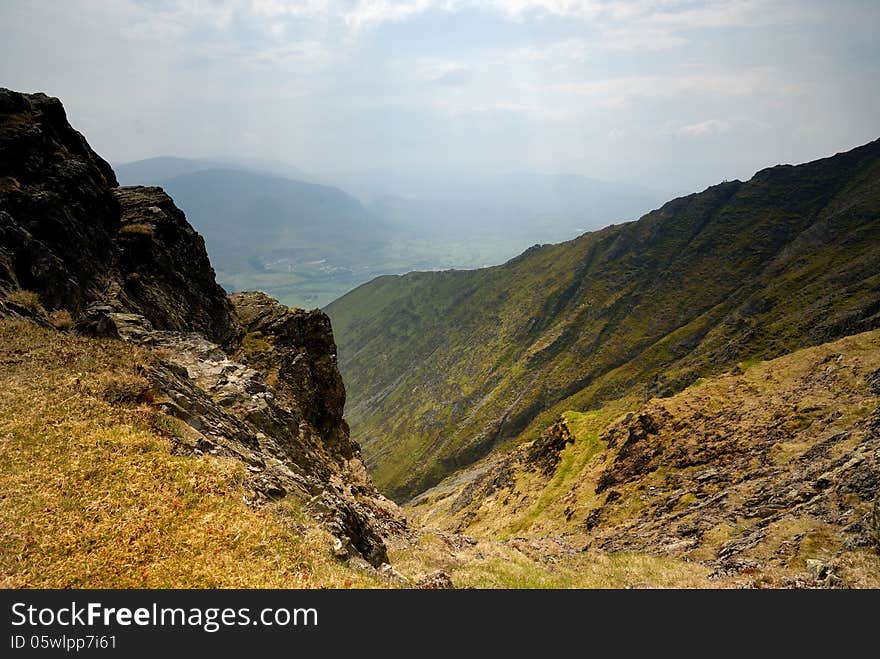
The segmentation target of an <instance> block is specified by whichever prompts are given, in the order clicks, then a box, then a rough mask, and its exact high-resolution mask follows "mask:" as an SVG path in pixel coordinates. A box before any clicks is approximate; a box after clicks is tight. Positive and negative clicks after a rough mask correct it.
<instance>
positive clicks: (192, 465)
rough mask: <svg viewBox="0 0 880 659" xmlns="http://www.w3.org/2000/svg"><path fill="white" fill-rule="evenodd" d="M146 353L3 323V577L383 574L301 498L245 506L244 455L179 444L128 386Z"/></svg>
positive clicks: (335, 578) (231, 579)
mask: <svg viewBox="0 0 880 659" xmlns="http://www.w3.org/2000/svg"><path fill="white" fill-rule="evenodd" d="M147 359H148V357H147V356H146V355H145V354H144V353H143V352H141V351H140V350H138V349H136V348H134V347H132V346H127V345H125V344H123V343H120V342H115V341H109V340H94V339H84V338H77V337H73V336H70V335H67V334H63V333H60V332H55V331H53V330H49V329H43V328H39V327H37V326H35V325H33V324H31V323H26V322H13V321H3V322H0V499H2V505H0V586H3V587H13V588H20V587H36V588H82V587H96V588H100V587H116V588H128V587H149V588H169V587H195V588H215V587H217V588H225V587H268V588H273V587H294V588H296V587H340V588H341V587H349V586H353V587H375V586H380V585H382V584H381V583H380V582H379V581H378V580H377V579H376V578H375V577H374V576H371V575H369V574H367V573H364V572H359V571H356V570H352V569H351V568H349V567H348V566H346V565H343V564H341V563H339V562H338V561H336V560H335V559H334V558H333V557H332V555H331V553H330V546H331V539H330V537H329V536H328V535H327V534H326V533H325V532H324V531H322V530H321V529H319V528H318V526H317V525H316V524H315V523H314V522H313V521H312V520H311V519H310V518H308V517H307V516H306V515H304V514H303V513H302V512H301V511H300V510H299V507H298V506H297V505H296V503H295V502H293V501H290V500H283V501H281V502H278V503H276V504H273V505H272V506H269V507H267V508H264V509H263V510H259V511H256V510H253V509H251V508H249V507H248V506H246V505H245V504H244V502H243V499H242V497H243V494H244V489H243V482H244V475H245V474H244V470H243V467H242V465H241V464H240V463H238V462H236V461H234V460H224V459H216V458H191V457H181V456H172V455H170V454H169V446H168V444H167V442H166V440H165V439H164V438H162V437H161V436H160V435H159V434H157V432H156V431H155V430H153V428H154V427H155V425H156V424H155V421H156V415H157V414H158V413H157V412H156V411H155V410H153V409H152V408H150V407H149V406H148V405H147V404H144V403H139V402H138V399H137V397H134V398H132V397H130V396H127V395H121V394H120V392H122V393H125V392H131V391H134V390H141V389H142V384H143V380H142V377H141V376H140V375H139V373H138V370H139V369H138V366H139V365H142V364H143V363H144V362H145V361H146V360H147ZM108 392H110V393H111V394H114V393H116V394H120V395H119V396H117V397H116V398H114V397H113V395H110V396H108ZM110 400H117V401H119V402H117V403H115V404H114V403H112V402H110Z"/></svg>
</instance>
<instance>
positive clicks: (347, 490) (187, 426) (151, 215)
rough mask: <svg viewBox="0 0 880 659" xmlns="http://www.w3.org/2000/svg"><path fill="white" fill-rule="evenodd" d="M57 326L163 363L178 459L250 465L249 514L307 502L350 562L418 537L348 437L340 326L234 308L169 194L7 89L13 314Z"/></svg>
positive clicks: (0, 257)
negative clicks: (131, 183) (131, 180)
mask: <svg viewBox="0 0 880 659" xmlns="http://www.w3.org/2000/svg"><path fill="white" fill-rule="evenodd" d="M58 311H66V312H68V313H69V314H70V315H71V316H72V319H73V320H74V321H75V323H76V328H77V330H78V331H80V332H82V333H86V334H92V335H100V336H109V337H113V338H117V339H121V340H125V341H129V342H132V343H135V344H138V345H141V346H143V347H145V348H147V349H150V350H152V352H153V355H154V356H155V360H154V365H153V366H152V367H151V371H150V373H149V374H148V375H149V378H150V380H151V382H152V387H153V390H152V392H151V393H150V399H151V400H152V401H153V404H155V405H156V406H158V407H159V408H160V409H161V410H162V412H164V414H165V415H166V416H167V420H168V423H167V425H168V428H167V434H168V435H169V437H170V438H171V439H172V440H173V444H174V450H175V451H176V452H180V453H188V454H195V455H199V454H212V455H218V456H225V457H229V458H234V459H236V460H240V461H242V462H243V463H244V464H246V465H247V468H248V474H249V476H248V483H247V485H248V490H249V492H250V495H249V503H251V504H253V505H255V506H259V505H261V504H262V503H264V502H266V501H268V500H272V499H277V498H280V497H284V496H294V497H297V498H299V499H300V500H302V501H303V502H304V504H305V506H306V508H307V509H308V510H309V511H310V512H311V513H312V514H313V515H314V516H315V517H316V518H317V519H319V520H320V521H321V522H322V523H323V524H324V525H325V526H326V528H328V529H329V530H330V531H331V532H332V533H333V534H334V535H335V536H336V538H337V545H338V546H337V547H335V548H333V551H334V552H335V553H336V555H337V556H338V557H340V558H345V559H351V560H353V561H363V560H366V561H367V562H368V563H369V564H371V565H373V566H375V567H379V566H381V565H383V564H384V563H387V561H388V556H387V551H386V548H385V542H384V537H386V536H388V535H390V534H399V533H403V532H405V523H404V521H403V517H402V516H401V514H400V512H399V511H398V509H397V507H396V505H395V504H393V503H392V502H391V501H389V500H387V499H385V498H384V497H382V496H381V495H380V494H378V492H377V491H376V490H375V488H374V487H373V484H372V481H371V480H370V478H369V476H368V475H367V472H366V470H365V468H364V465H363V463H362V462H361V459H360V448H359V447H358V445H357V444H355V443H354V442H352V441H351V439H350V438H349V431H348V425H347V424H346V423H345V421H344V419H343V408H344V405H345V387H344V386H343V383H342V378H341V376H340V374H339V371H338V370H337V367H336V345H335V343H334V340H333V332H332V329H331V327H330V321H329V319H328V318H327V316H326V315H324V314H323V313H321V312H320V311H303V310H301V309H295V310H291V309H287V308H286V307H284V306H282V305H280V304H279V303H277V302H276V301H275V300H273V299H271V298H269V297H268V296H266V295H264V294H262V293H242V294H237V295H234V296H232V297H231V298H229V297H227V296H226V294H225V292H224V291H223V289H222V288H220V286H219V285H218V284H217V283H216V280H215V278H214V270H213V269H212V268H211V264H210V262H209V260H208V256H207V253H206V251H205V245H204V241H203V240H202V238H201V236H199V235H198V233H196V231H195V230H194V229H193V228H192V227H191V226H190V225H189V223H188V222H187V221H186V218H185V216H184V214H183V212H182V211H180V209H178V208H177V207H176V206H175V205H174V202H173V201H172V200H171V198H170V197H169V196H168V195H166V194H165V193H164V192H163V191H162V189H161V188H156V187H123V188H120V187H118V186H117V183H116V178H115V176H114V175H113V171H112V170H111V169H110V167H109V165H107V163H106V162H105V161H104V160H102V159H101V158H100V157H99V156H97V155H96V154H95V153H94V152H93V151H92V150H91V149H90V148H89V146H88V144H87V143H86V141H85V139H84V138H83V137H82V136H81V135H80V134H79V133H77V132H76V131H75V130H73V128H71V127H70V125H69V124H68V123H67V119H66V117H65V114H64V109H63V107H62V106H61V103H60V102H59V101H58V100H57V99H54V98H50V97H47V96H45V95H42V94H30V95H29V94H18V93H16V92H11V91H9V90H5V89H2V90H0V315H19V316H29V317H31V318H33V319H34V320H37V321H41V322H45V321H46V319H47V317H48V314H51V312H58ZM330 550H331V548H328V551H330Z"/></svg>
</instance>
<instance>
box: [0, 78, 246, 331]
mask: <svg viewBox="0 0 880 659" xmlns="http://www.w3.org/2000/svg"><path fill="white" fill-rule="evenodd" d="M0 117H2V119H0V123H2V125H0V298H4V297H6V296H7V295H9V294H10V293H11V292H13V291H15V290H19V289H23V290H27V291H32V292H33V293H36V294H37V295H38V296H39V301H40V303H41V305H42V306H43V307H44V308H45V309H46V310H47V311H52V310H61V309H63V310H67V311H69V312H70V313H71V314H72V315H73V316H74V318H79V316H80V315H81V314H82V313H83V312H84V311H85V310H86V309H87V308H88V307H89V306H90V305H105V306H109V307H110V308H111V309H112V311H114V312H128V313H136V314H140V315H143V316H145V317H146V318H147V319H148V320H149V321H150V322H151V323H152V324H153V325H154V326H155V327H157V328H159V329H167V330H179V331H197V332H201V333H203V334H205V336H207V337H208V338H209V339H211V340H213V341H216V342H219V343H226V342H228V341H230V340H233V339H234V338H235V337H236V334H237V333H238V332H239V327H238V325H237V323H236V322H235V320H234V318H233V315H232V308H231V306H230V304H229V302H228V300H227V299H226V295H225V293H224V292H223V289H222V288H220V286H219V285H218V284H217V282H216V281H215V279H214V271H213V269H212V268H211V264H210V263H209V261H208V255H207V253H206V252H205V245H204V241H203V240H202V238H201V236H199V235H198V234H197V233H196V232H195V230H194V229H193V228H192V227H191V226H190V225H189V223H188V222H187V221H186V218H185V217H184V215H183V212H181V211H180V210H179V209H178V208H177V207H176V206H175V205H174V202H173V201H172V200H171V198H170V197H168V195H166V194H165V193H164V192H162V190H161V189H160V188H120V187H118V183H117V181H116V177H115V175H114V174H113V170H112V169H111V168H110V165H108V164H107V163H106V162H105V161H104V160H103V159H102V158H101V157H100V156H98V155H97V154H96V153H95V152H94V151H92V149H91V148H90V147H89V145H88V143H87V142H86V140H85V138H83V136H82V135H80V134H79V133H78V132H77V131H75V130H74V129H73V128H72V127H71V126H70V124H69V123H68V122H67V117H66V115H65V112H64V108H63V107H62V105H61V103H60V101H58V99H56V98H52V97H49V96H46V95H45V94H20V93H18V92H13V91H10V90H8V89H0ZM6 307H7V305H5V304H4V305H2V308H6ZM0 310H2V309H0ZM82 326H83V327H86V328H90V327H92V323H91V321H88V320H85V321H83V322H82ZM99 329H100V328H99Z"/></svg>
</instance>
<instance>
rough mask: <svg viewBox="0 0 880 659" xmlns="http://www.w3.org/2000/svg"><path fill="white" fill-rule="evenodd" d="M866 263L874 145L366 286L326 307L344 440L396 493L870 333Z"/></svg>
mask: <svg viewBox="0 0 880 659" xmlns="http://www.w3.org/2000/svg"><path fill="white" fill-rule="evenodd" d="M878 266H880V142H873V143H871V144H868V145H866V146H864V147H861V148H858V149H855V150H853V151H851V152H848V153H845V154H839V155H837V156H834V157H832V158H827V159H824V160H819V161H816V162H813V163H808V164H805V165H800V166H797V167H793V166H778V167H773V168H770V169H766V170H763V171H761V172H759V173H758V174H756V175H755V176H754V177H753V178H752V179H751V180H750V181H748V182H746V183H741V182H739V181H733V182H725V183H722V184H720V185H717V186H714V187H711V188H709V189H707V190H705V191H704V192H702V193H699V194H694V195H690V196H687V197H683V198H680V199H676V200H674V201H671V202H669V203H667V204H666V205H664V206H663V207H662V208H660V209H658V210H656V211H653V212H652V213H649V214H648V215H646V216H644V217H643V218H642V219H641V220H639V221H638V222H633V223H628V224H624V225H619V226H612V227H608V228H606V229H603V230H602V231H598V232H594V233H588V234H585V235H583V236H581V237H580V238H577V239H575V240H573V241H570V242H567V243H563V244H560V245H549V246H542V247H535V248H532V249H530V250H528V251H526V252H525V253H524V254H522V255H521V256H519V257H517V258H515V259H513V260H512V261H510V262H508V263H506V264H504V265H503V266H498V267H495V268H489V269H484V270H477V271H450V272H442V273H413V274H409V275H405V276H393V277H381V278H379V279H376V280H374V281H372V282H370V283H369V284H366V285H364V286H362V287H360V288H358V289H356V290H355V291H352V292H351V293H349V294H347V295H345V296H344V297H343V298H341V299H340V300H338V301H336V302H334V303H333V304H331V305H330V306H329V307H328V308H327V309H326V310H327V312H328V314H329V315H330V316H331V318H332V320H333V326H334V330H335V334H336V339H337V343H338V345H339V358H340V367H341V370H342V373H343V377H344V379H345V382H346V386H347V388H348V391H349V404H348V407H347V416H348V419H349V421H350V422H351V425H352V429H353V433H354V436H355V438H356V439H358V440H359V441H360V442H361V443H362V445H363V446H364V450H365V453H366V454H367V456H368V459H369V460H370V463H371V466H372V469H373V475H374V478H375V480H376V482H377V484H378V485H379V486H380V487H382V488H384V489H385V490H386V491H387V492H389V493H390V494H391V495H393V496H394V497H396V498H398V499H405V498H407V497H409V496H411V495H413V494H414V493H417V492H419V491H421V490H423V489H425V488H426V487H429V486H431V485H433V484H435V483H437V482H438V481H439V480H440V479H441V478H443V477H444V476H445V475H446V474H448V473H450V472H451V471H452V470H454V469H456V468H459V467H461V466H464V465H467V464H470V463H472V462H474V461H475V460H476V459H478V458H480V457H482V456H483V455H485V454H486V453H487V452H488V451H489V450H491V448H492V447H494V446H498V445H502V444H505V443H508V442H516V441H522V440H528V439H534V438H535V437H537V435H538V433H539V432H540V431H541V430H543V429H544V428H546V427H547V426H548V425H550V423H552V421H553V420H554V419H555V418H556V417H557V416H558V415H559V414H560V413H561V412H563V411H566V410H571V409H574V410H584V409H589V408H594V407H597V406H598V405H599V404H601V402H602V401H608V400H614V399H618V398H621V397H622V396H624V395H634V396H641V397H648V396H652V395H658V394H661V395H663V394H671V393H673V392H675V391H680V390H681V389H683V388H684V387H685V386H687V385H689V384H691V383H692V382H694V381H695V380H697V379H698V378H700V377H704V376H707V375H711V374H714V373H718V372H720V371H722V370H724V369H726V368H728V367H730V366H731V365H733V364H735V363H736V362H738V361H741V360H747V359H765V358H769V357H775V356H777V355H780V354H783V353H785V352H788V351H791V350H794V349H797V348H800V347H804V346H808V345H815V344H818V343H822V342H824V341H828V340H831V339H834V338H837V337H840V336H843V335H846V334H851V333H854V332H858V331H862V330H866V329H871V328H874V327H877V326H880V267H878Z"/></svg>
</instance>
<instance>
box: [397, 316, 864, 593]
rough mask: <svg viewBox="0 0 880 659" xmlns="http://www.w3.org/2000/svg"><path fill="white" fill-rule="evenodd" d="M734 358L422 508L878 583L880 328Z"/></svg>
mask: <svg viewBox="0 0 880 659" xmlns="http://www.w3.org/2000/svg"><path fill="white" fill-rule="evenodd" d="M735 370H736V374H728V375H724V376H720V377H717V378H713V379H711V380H708V381H704V382H699V383H695V384H694V385H693V386H691V387H688V388H687V389H686V390H685V391H683V392H681V393H680V394H677V395H675V396H672V397H670V398H655V399H652V400H650V401H648V402H646V403H641V402H638V401H635V400H633V399H624V400H619V401H616V402H614V403H609V404H607V405H606V406H604V407H602V408H599V409H596V410H592V411H587V412H574V411H571V412H566V413H565V414H564V415H563V416H562V418H560V420H559V421H557V423H555V424H554V425H553V426H551V427H549V428H548V429H547V430H546V431H545V432H544V433H543V434H542V435H541V437H540V438H539V439H538V440H536V441H534V442H532V443H528V444H525V445H523V446H521V447H519V448H517V449H515V450H512V451H509V452H507V453H498V454H493V455H492V456H490V457H489V458H487V459H485V460H484V461H482V462H480V463H478V464H477V465H475V466H474V467H472V468H471V469H469V470H465V471H463V472H460V473H458V474H456V475H454V476H452V477H450V478H449V479H447V480H446V481H444V482H443V483H441V484H440V485H438V486H437V487H435V488H433V489H431V490H429V491H428V492H426V493H424V494H423V495H421V496H420V497H418V498H417V499H416V500H415V501H413V503H412V506H413V507H412V510H411V517H413V518H414V519H415V520H416V522H417V523H418V524H420V525H425V526H426V527H429V528H437V529H439V530H441V531H445V532H455V533H465V534H467V535H469V536H474V537H476V538H479V539H487V538H491V539H496V540H498V539H500V540H504V541H506V543H507V544H508V545H513V546H516V547H518V548H520V549H521V550H522V551H524V552H526V553H527V554H531V555H533V556H534V557H541V556H543V557H545V560H554V557H556V559H558V558H559V557H560V556H568V555H570V554H571V553H572V552H573V553H575V554H578V555H580V554H582V553H591V552H593V553H597V554H598V555H602V556H606V555H618V554H624V555H628V554H632V553H636V554H640V555H643V554H649V555H655V556H662V557H665V558H669V559H681V560H685V561H688V562H691V563H696V564H700V565H703V566H705V567H706V568H707V569H708V570H709V574H710V575H711V576H713V578H731V579H734V580H739V581H740V583H742V584H746V585H758V586H764V585H769V586H790V585H824V586H829V585H830V586H842V585H849V586H866V585H870V586H875V587H876V586H877V585H880V581H878V579H880V557H878V554H877V547H878V545H880V500H878V493H880V331H873V332H867V333H862V334H858V335H855V336H850V337H846V338H844V339H841V340H839V341H836V342H833V343H828V344H823V345H821V346H818V347H815V348H809V349H804V350H801V351H798V352H795V353H792V354H790V355H786V356H784V357H781V358H778V359H775V360H772V361H767V362H746V363H742V364H740V365H739V366H738V367H737V368H736V369H735Z"/></svg>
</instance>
